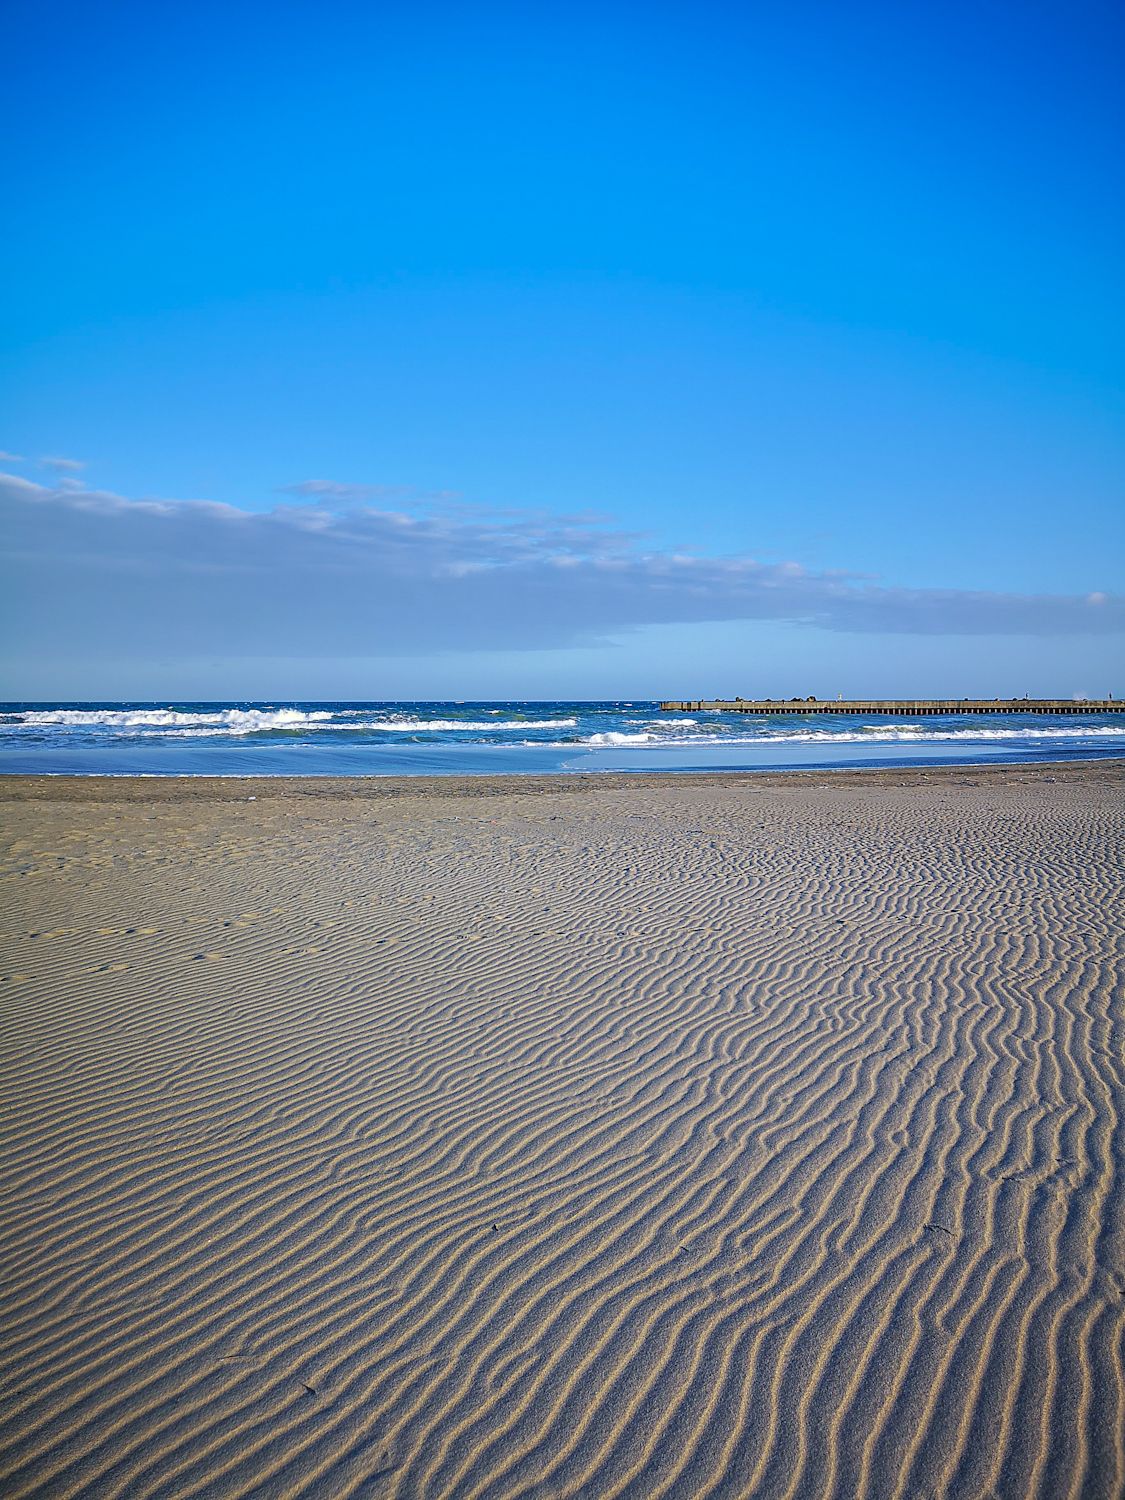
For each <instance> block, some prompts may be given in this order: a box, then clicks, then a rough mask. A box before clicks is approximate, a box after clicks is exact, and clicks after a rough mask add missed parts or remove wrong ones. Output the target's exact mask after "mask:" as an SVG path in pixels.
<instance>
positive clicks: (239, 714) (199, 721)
mask: <svg viewBox="0 0 1125 1500" xmlns="http://www.w3.org/2000/svg"><path fill="white" fill-rule="evenodd" d="M332 717H333V716H332V714H331V713H329V712H328V711H327V710H324V709H318V710H312V711H306V710H303V709H299V708H222V709H211V710H203V711H198V710H196V711H190V712H189V711H188V710H186V709H178V708H48V709H30V710H27V711H26V712H24V713H22V714H21V715H20V720H19V723H18V724H15V725H11V726H9V727H11V728H19V729H40V728H69V729H157V730H159V729H199V728H203V727H205V726H206V727H211V728H214V729H216V730H217V731H218V732H219V733H224V734H254V733H256V732H258V731H259V730H263V729H304V728H307V727H308V726H309V725H310V724H322V723H327V722H328V721H330V720H331V719H332Z"/></svg>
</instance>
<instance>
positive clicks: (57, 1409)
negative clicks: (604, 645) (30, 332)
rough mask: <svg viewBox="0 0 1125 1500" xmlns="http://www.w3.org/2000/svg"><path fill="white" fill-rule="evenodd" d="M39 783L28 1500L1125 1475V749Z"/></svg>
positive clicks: (18, 1279)
mask: <svg viewBox="0 0 1125 1500" xmlns="http://www.w3.org/2000/svg"><path fill="white" fill-rule="evenodd" d="M966 781H968V782H970V783H971V782H972V778H971V776H966V773H964V772H961V773H960V774H959V776H954V775H946V776H940V775H935V776H932V777H931V778H929V779H928V780H927V779H926V778H924V777H920V776H911V775H910V774H909V773H902V783H903V784H902V785H898V786H896V785H885V784H884V785H881V786H878V785H875V784H873V783H871V784H864V783H863V781H862V778H851V779H849V780H847V781H839V782H833V781H832V779H831V778H828V784H826V785H825V784H817V783H816V782H814V781H811V780H810V781H809V782H807V783H805V784H803V785H797V786H795V785H792V784H787V785H785V784H777V783H771V782H770V781H769V780H768V779H754V780H753V781H752V782H745V783H742V784H737V785H725V786H724V785H705V784H699V785H695V786H693V785H692V784H691V783H690V781H688V780H684V781H683V782H682V784H677V785H676V786H675V787H674V788H668V787H660V788H654V787H653V786H651V785H647V784H646V783H644V782H640V781H638V782H637V783H636V784H635V785H634V786H630V787H628V788H626V789H621V788H618V787H611V788H609V789H607V790H604V791H603V790H595V791H589V790H582V791H581V792H579V793H575V792H574V791H573V790H572V791H568V792H565V793H564V792H561V791H557V792H556V791H541V792H538V793H537V794H536V795H534V796H529V795H521V796H517V795H510V796H509V795H495V796H488V797H483V798H482V797H475V798H464V797H458V796H456V795H453V794H447V795H441V796H437V797H434V798H432V799H424V798H419V797H411V796H405V797H403V796H395V797H390V796H381V795H378V794H376V793H372V794H371V795H369V796H364V797H359V798H354V797H353V798H350V799H347V800H341V801H336V802H334V801H333V800H332V799H331V798H318V797H315V796H307V797H304V798H301V799H297V800H294V799H293V798H292V797H289V798H286V797H283V796H281V795H279V794H278V792H277V789H276V784H274V785H273V786H272V788H271V786H269V785H265V784H259V785H258V786H257V787H256V788H253V789H252V791H253V792H254V794H256V801H255V802H253V803H250V802H248V801H246V800H245V798H246V797H248V796H249V795H251V791H247V790H246V789H247V787H248V786H249V785H250V784H248V783H242V784H240V787H241V790H240V791H239V793H238V797H237V799H236V798H235V797H234V795H233V794H231V795H225V796H224V797H223V798H222V799H215V800H208V799H206V798H203V799H197V800H195V801H193V802H190V803H184V804H182V805H181V804H178V803H177V802H176V801H175V800H174V799H172V800H170V799H169V798H168V797H167V796H165V797H163V798H162V799H161V800H153V801H147V800H146V799H145V795H144V788H143V785H142V786H141V788H140V790H137V791H135V792H130V793H129V794H128V795H125V794H124V793H122V795H121V797H120V798H119V799H118V800H116V801H113V800H106V801H103V802H98V801H88V802H86V803H84V804H66V803H62V802H59V803H52V802H49V801H40V802H37V803H35V804H28V803H9V804H7V805H6V807H5V810H4V824H5V827H6V829H7V832H8V837H7V840H6V844H5V853H4V861H3V866H2V871H0V873H2V875H3V881H2V889H3V892H4V911H5V914H6V915H5V919H4V926H5V928H6V931H5V934H4V941H3V952H4V957H3V978H4V983H3V984H2V985H0V1044H2V1053H0V1081H2V1094H0V1099H2V1102H3V1118H4V1125H5V1147H4V1179H5V1188H6V1191H5V1194H4V1198H3V1205H2V1207H0V1252H2V1264H0V1302H2V1324H3V1333H2V1336H0V1347H2V1350H3V1373H2V1375H0V1398H2V1399H0V1408H2V1414H0V1467H2V1469H3V1471H4V1473H5V1474H6V1476H7V1478H6V1482H5V1494H6V1495H8V1496H12V1497H16V1496H51V1497H72V1496H98V1497H103V1496H105V1497H109V1496H115V1497H130V1500H135V1497H151V1496H160V1497H176V1500H191V1497H195V1496H199V1497H203V1496H208V1497H211V1496H222V1497H227V1496H232V1497H233V1496H255V1497H257V1496H267V1497H273V1496H276V1497H281V1496H285V1497H298V1496H305V1497H323V1496H352V1495H354V1496H386V1497H399V1500H407V1497H427V1500H428V1497H439V1496H456V1497H465V1500H507V1497H516V1496H537V1497H547V1496H551V1497H567V1496H574V1497H579V1496H581V1497H619V1496H620V1497H626V1496H627V1497H631V1500H657V1497H671V1500H674V1497H681V1496H691V1497H696V1496H698V1497H704V1496H706V1497H715V1500H719V1497H740V1500H741V1497H750V1496H754V1497H757V1496H762V1497H765V1496H769V1497H803V1496H833V1497H839V1500H845V1497H849V1500H850V1497H857V1496H860V1497H872V1500H875V1497H880V1500H884V1497H885V1500H912V1497H923V1496H924V1497H930V1496H934V1497H962V1496H966V1497H967V1496H973V1497H985V1496H991V1497H1005V1500H1006V1497H1012V1500H1016V1497H1019V1500H1023V1497H1036V1496H1041V1497H1044V1500H1047V1497H1061V1496H1066V1497H1079V1496H1082V1497H1093V1496H1106V1497H1108V1496H1112V1495H1116V1494H1120V1493H1121V1492H1122V1490H1123V1489H1125V1437H1123V1434H1125V1371H1123V1347H1125V1183H1123V1169H1125V1130H1123V1125H1122V1109H1123V1099H1125V1094H1123V1088H1125V1062H1123V1059H1125V1014H1123V986H1122V973H1123V967H1125V966H1123V964H1122V927H1121V920H1120V913H1121V889H1120V882H1121V870H1122V858H1121V856H1122V847H1123V840H1122V828H1123V822H1125V817H1123V807H1125V802H1123V799H1122V795H1121V793H1122V785H1123V783H1122V781H1121V780H1120V773H1118V774H1117V776H1115V774H1114V773H1113V772H1112V771H1111V770H1109V769H1108V768H1104V767H1103V768H1101V769H1100V770H1096V771H1093V770H1091V771H1086V772H1076V773H1075V774H1073V775H1067V774H1065V773H1063V772H1060V771H1058V770H1054V771H1053V772H1052V775H1051V776H1050V777H1048V776H1046V775H1045V774H1038V773H1036V772H1033V771H1030V770H1028V769H1027V768H1024V769H1023V771H1022V772H1017V771H1012V772H1010V773H1008V774H1005V775H995V776H992V777H986V778H983V779H981V780H980V781H979V782H977V783H976V784H964V783H965V782H966Z"/></svg>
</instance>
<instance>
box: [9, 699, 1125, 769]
mask: <svg viewBox="0 0 1125 1500" xmlns="http://www.w3.org/2000/svg"><path fill="white" fill-rule="evenodd" d="M1117 755H1125V714H1121V715H1117V714H1100V715H1095V714H1091V715H1089V716H1084V717H1080V718H1069V717H1068V718H1058V719H1052V718H1040V717H1038V716H1033V715H1017V716H1003V717H997V718H975V717H973V718H970V717H963V718H962V717H957V716H951V717H949V718H941V719H919V720H911V719H903V720H901V721H900V720H895V721H890V720H883V719H879V718H877V717H874V716H873V717H872V718H871V720H870V721H864V720H860V719H852V718H846V719H845V718H835V717H832V716H830V715H825V716H816V715H793V716H791V717H784V718H773V717H770V718H755V717H752V716H750V715H745V714H720V713H695V714H680V713H661V712H660V710H659V708H658V707H657V705H656V704H654V703H648V702H642V701H637V702H615V703H608V702H607V703H563V702H550V703H451V702H445V703H405V702H399V703H283V702H271V703H177V702H171V701H169V702H165V703H58V704H43V703H6V704H3V705H0V773H7V774H14V773H44V774H55V775H119V776H126V775H134V776H135V775H144V776H342V775H346V776H413V775H441V774H450V775H452V774H457V775H465V774H499V773H504V774H507V773H511V772H538V773H543V772H567V771H654V770H662V771H668V770H676V771H703V770H735V769H738V770H763V771H764V770H770V769H785V768H794V767H810V768H813V767H823V768H842V767H847V766H859V765H891V766H908V765H922V764H931V765H941V764H945V765H951V764H952V765H956V764H964V763H980V762H989V761H1014V760H1021V761H1026V760H1037V761H1042V760H1074V759H1091V758H1095V757H1102V756H1117Z"/></svg>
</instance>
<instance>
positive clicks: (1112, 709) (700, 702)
mask: <svg viewBox="0 0 1125 1500" xmlns="http://www.w3.org/2000/svg"><path fill="white" fill-rule="evenodd" d="M660 707H661V708H662V709H671V710H672V711H674V712H676V713H706V712H710V711H715V712H718V713H725V714H783V715H785V716H786V717H787V718H790V717H792V716H793V715H795V714H859V715H862V716H864V717H866V716H868V715H870V714H882V715H884V716H886V717H894V718H900V717H901V718H909V719H915V718H927V717H934V716H936V715H939V714H941V715H946V714H988V715H992V714H1052V715H1054V714H1068V715H1073V714H1121V713H1125V703H1120V702H1118V701H1117V700H1115V699H1113V698H1077V699H1076V698H853V699H841V698H835V699H829V698H730V699H723V698H695V699H685V700H684V701H683V702H672V701H669V702H667V703H662V704H661V705H660Z"/></svg>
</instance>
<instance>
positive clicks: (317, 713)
mask: <svg viewBox="0 0 1125 1500" xmlns="http://www.w3.org/2000/svg"><path fill="white" fill-rule="evenodd" d="M361 713H367V714H368V715H369V711H368V710H363V709H345V710H342V711H338V712H332V711H330V710H327V709H311V710H306V709H299V708H223V709H210V710H193V711H189V710H186V709H177V708H121V709H109V708H51V709H29V710H25V711H23V712H22V713H20V714H19V716H18V719H17V721H16V722H15V723H9V724H8V725H6V726H5V727H6V728H8V729H86V730H96V729H105V730H116V731H119V732H129V733H135V734H145V733H148V734H152V735H159V736H160V737H162V738H168V739H190V738H213V737H215V736H216V735H242V734H262V733H267V732H269V731H270V730H323V729H339V730H347V731H349V732H351V733H355V732H361V731H367V732H369V733H371V732H380V733H382V732H386V733H392V734H427V733H438V732H441V731H446V732H451V731H458V730H462V731H463V730H471V731H485V732H488V733H490V734H496V733H502V732H504V731H505V730H508V729H522V730H525V731H526V730H533V729H573V728H574V726H575V725H576V724H577V722H578V721H577V719H572V718H568V719H486V720H484V719H416V718H412V717H410V716H409V715H405V714H395V715H393V716H392V717H390V718H386V719H373V718H371V717H370V716H368V717H366V718H363V719H359V720H357V718H356V715H357V714H361Z"/></svg>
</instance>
